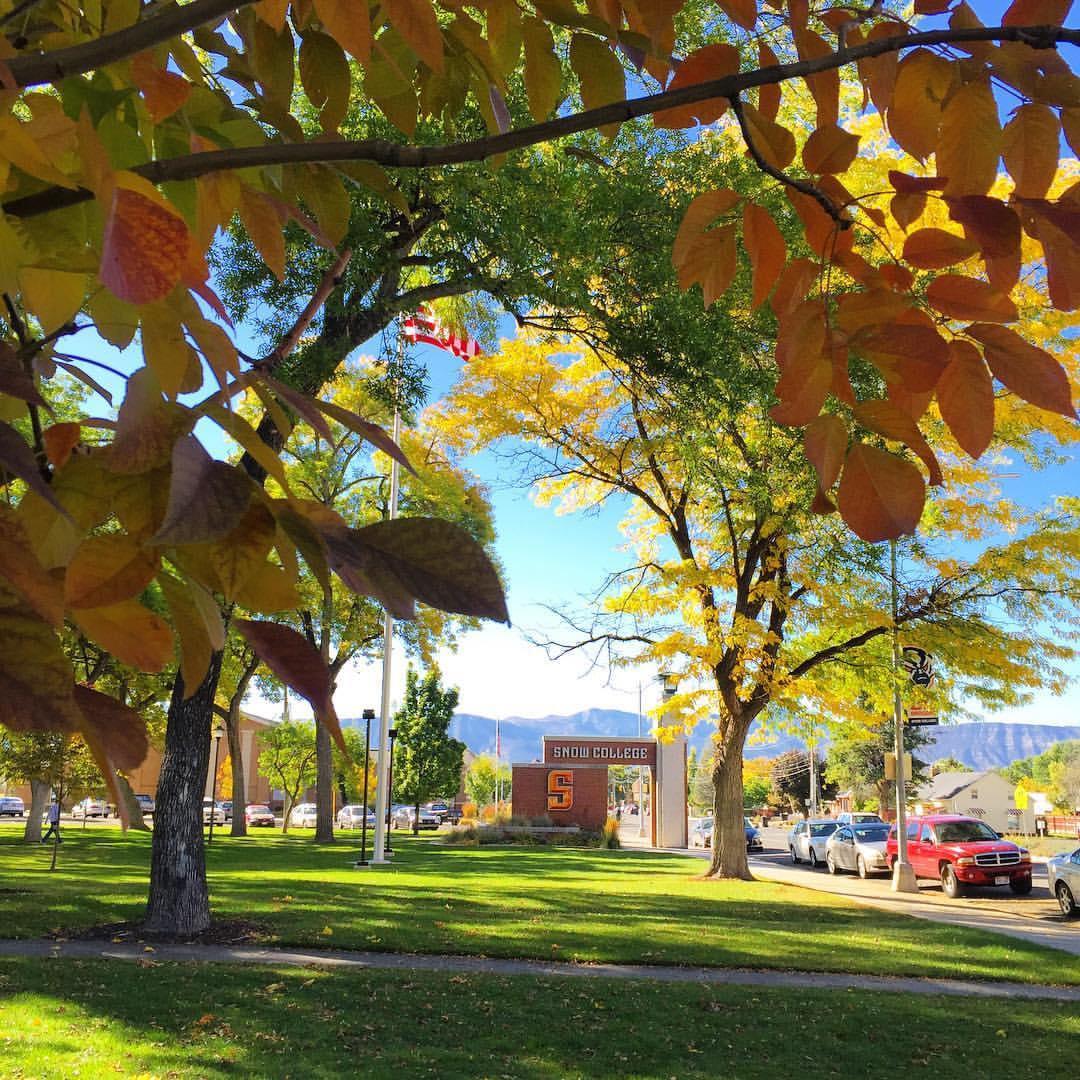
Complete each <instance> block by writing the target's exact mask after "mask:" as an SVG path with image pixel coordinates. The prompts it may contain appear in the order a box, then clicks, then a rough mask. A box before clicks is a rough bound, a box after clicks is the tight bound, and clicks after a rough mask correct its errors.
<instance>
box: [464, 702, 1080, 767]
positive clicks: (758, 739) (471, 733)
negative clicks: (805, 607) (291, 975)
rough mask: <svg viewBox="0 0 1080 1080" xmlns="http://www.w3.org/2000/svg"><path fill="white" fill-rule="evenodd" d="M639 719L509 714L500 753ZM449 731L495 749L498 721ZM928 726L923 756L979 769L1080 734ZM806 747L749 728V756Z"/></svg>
mask: <svg viewBox="0 0 1080 1080" xmlns="http://www.w3.org/2000/svg"><path fill="white" fill-rule="evenodd" d="M638 724H639V721H638V716H637V713H630V712H623V711H620V710H617V709H585V710H584V711H582V712H577V713H572V714H571V715H569V716H541V717H536V718H527V717H522V716H509V717H505V718H503V719H501V720H500V721H499V737H500V742H501V750H502V753H501V755H500V756H501V758H502V760H503V761H506V762H519V763H520V762H527V761H537V760H539V759H540V737H541V736H542V735H595V736H609V737H610V736H622V737H633V736H636V735H637V734H638V731H639V727H638ZM640 730H641V731H642V732H643V733H644V734H646V735H647V734H648V733H649V721H648V719H647V718H645V719H643V720H642V721H641V727H640ZM450 731H451V734H452V735H453V736H454V737H455V738H457V739H461V741H462V742H464V743H465V745H466V746H468V748H469V749H470V750H471V751H472V752H473V753H474V754H494V753H495V721H494V719H492V718H491V717H488V716H477V715H476V714H474V713H456V714H455V716H454V719H453V721H452V723H451V726H450ZM711 732H712V727H711V726H710V725H708V724H699V725H698V727H697V728H696V729H695V731H694V732H693V734H692V735H691V736H690V740H689V742H690V746H691V747H694V748H696V749H697V752H698V755H699V757H700V756H701V754H702V752H703V751H705V750H706V749H707V746H708V742H709V736H710V734H711ZM927 732H928V734H930V735H931V736H932V737H933V739H934V743H933V745H932V746H927V747H926V748H925V749H923V750H920V752H919V756H920V757H922V758H924V759H927V760H929V761H936V760H938V759H940V758H945V757H951V758H956V760H957V761H962V762H963V763H964V764H965V765H967V766H969V767H970V768H971V769H973V770H975V771H982V770H984V769H996V768H1000V767H1002V766H1004V765H1009V764H1011V763H1012V762H1013V761H1018V760H1020V759H1021V758H1027V757H1033V756H1035V755H1036V754H1041V753H1042V752H1043V751H1044V750H1046V749H1047V748H1048V747H1050V746H1052V745H1053V744H1054V743H1056V742H1064V741H1066V740H1072V739H1080V726H1060V725H1053V724H1003V723H998V722H994V721H982V722H978V723H968V724H952V725H941V726H939V727H934V728H928V729H927ZM826 742H827V739H823V740H822V743H820V744H819V746H823V745H824V744H825V743H826ZM805 749H806V744H805V743H804V742H803V741H802V740H800V739H798V738H796V737H794V736H791V735H769V736H767V737H762V735H761V732H760V728H759V727H758V726H757V725H755V726H754V727H752V728H751V729H750V737H749V739H748V740H747V745H746V750H745V754H746V756H747V757H750V758H758V757H770V758H772V757H776V756H778V755H779V754H782V753H784V752H785V751H787V750H805Z"/></svg>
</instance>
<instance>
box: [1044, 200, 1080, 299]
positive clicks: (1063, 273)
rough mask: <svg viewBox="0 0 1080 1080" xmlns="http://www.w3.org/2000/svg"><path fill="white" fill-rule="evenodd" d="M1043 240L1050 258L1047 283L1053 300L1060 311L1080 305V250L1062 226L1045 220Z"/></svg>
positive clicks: (1047, 257)
mask: <svg viewBox="0 0 1080 1080" xmlns="http://www.w3.org/2000/svg"><path fill="white" fill-rule="evenodd" d="M1039 243H1040V244H1042V249H1043V256H1044V257H1045V259H1046V285H1047V289H1048V291H1049V293H1050V302H1051V303H1052V304H1053V305H1054V307H1056V308H1057V309H1058V310H1059V311H1075V310H1076V309H1077V308H1078V307H1080V251H1078V250H1077V246H1076V244H1075V243H1074V242H1073V241H1072V240H1070V239H1069V237H1068V236H1066V235H1065V233H1063V232H1062V231H1061V230H1060V229H1058V228H1056V227H1055V226H1053V225H1050V224H1048V223H1045V222H1044V223H1043V224H1042V225H1041V226H1040V229H1039Z"/></svg>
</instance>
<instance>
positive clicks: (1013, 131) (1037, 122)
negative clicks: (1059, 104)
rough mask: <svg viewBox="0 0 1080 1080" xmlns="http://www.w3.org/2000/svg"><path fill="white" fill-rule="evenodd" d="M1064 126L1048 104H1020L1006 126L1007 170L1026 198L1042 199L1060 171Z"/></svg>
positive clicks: (1005, 155)
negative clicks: (1061, 139) (1062, 128)
mask: <svg viewBox="0 0 1080 1080" xmlns="http://www.w3.org/2000/svg"><path fill="white" fill-rule="evenodd" d="M1060 138H1061V127H1060V125H1059V124H1058V118H1057V115H1056V114H1055V113H1054V110H1053V109H1051V108H1049V107H1048V106H1046V105H1036V104H1028V105H1021V106H1020V108H1019V109H1017V110H1016V112H1015V113H1014V114H1013V118H1012V119H1011V120H1010V121H1009V122H1008V123H1007V124H1006V125H1005V131H1004V133H1003V144H1004V157H1005V168H1006V169H1008V170H1009V175H1010V176H1011V177H1012V178H1013V181H1014V183H1015V184H1016V194H1017V195H1018V196H1019V197H1020V198H1024V199H1041V198H1042V197H1043V196H1044V195H1045V194H1046V192H1047V190H1048V189H1049V187H1050V185H1051V184H1052V183H1053V181H1054V175H1055V173H1056V172H1057V166H1058V154H1059V141H1060Z"/></svg>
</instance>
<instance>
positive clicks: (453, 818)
mask: <svg viewBox="0 0 1080 1080" xmlns="http://www.w3.org/2000/svg"><path fill="white" fill-rule="evenodd" d="M460 820H461V807H460V806H457V805H454V806H451V807H450V808H449V809H448V810H447V811H446V817H445V818H443V821H448V822H449V823H450V824H451V825H456V824H457V823H458V822H459V821H460Z"/></svg>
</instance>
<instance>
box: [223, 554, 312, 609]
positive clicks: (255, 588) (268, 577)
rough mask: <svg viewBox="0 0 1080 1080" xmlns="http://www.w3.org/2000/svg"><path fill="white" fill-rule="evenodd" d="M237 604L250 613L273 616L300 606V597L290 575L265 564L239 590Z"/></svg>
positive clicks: (278, 568) (276, 567)
mask: <svg viewBox="0 0 1080 1080" xmlns="http://www.w3.org/2000/svg"><path fill="white" fill-rule="evenodd" d="M236 602H237V603H238V604H239V605H240V606H241V607H244V608H247V609H248V610H249V611H258V612H260V613H262V614H264V615H272V614H273V613H274V612H275V611H287V610H288V609H290V608H295V607H299V606H300V595H299V593H297V591H296V585H295V583H294V581H293V580H292V579H291V577H290V576H289V574H288V573H287V572H286V571H284V570H282V569H281V567H279V566H275V565H274V564H273V563H263V564H262V566H261V567H260V568H259V569H258V570H256V571H255V573H253V574H252V575H251V576H250V577H249V578H248V579H247V580H246V581H245V582H244V584H243V585H242V586H241V587H240V588H239V589H238V590H237V593H236Z"/></svg>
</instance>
